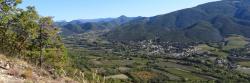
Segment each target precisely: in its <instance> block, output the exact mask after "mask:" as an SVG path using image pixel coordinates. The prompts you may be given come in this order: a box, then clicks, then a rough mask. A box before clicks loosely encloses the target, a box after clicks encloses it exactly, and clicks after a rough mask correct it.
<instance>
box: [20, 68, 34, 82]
mask: <svg viewBox="0 0 250 83" xmlns="http://www.w3.org/2000/svg"><path fill="white" fill-rule="evenodd" d="M21 77H23V78H25V79H32V78H33V70H32V68H27V69H25V70H24V73H23V74H22V75H21Z"/></svg>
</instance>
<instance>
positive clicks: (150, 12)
mask: <svg viewBox="0 0 250 83" xmlns="http://www.w3.org/2000/svg"><path fill="white" fill-rule="evenodd" d="M212 1H218V0H23V3H22V4H21V5H20V6H19V7H21V8H25V7H26V6H29V5H32V6H35V7H36V9H37V11H38V12H39V14H40V15H42V16H53V17H54V20H56V21H58V20H67V21H71V20H74V19H94V18H107V17H119V16H121V15H126V16H129V17H135V16H146V17H149V16H155V15H159V14H165V13H169V12H172V11H176V10H179V9H184V8H190V7H194V6H196V5H199V4H203V3H207V2H212Z"/></svg>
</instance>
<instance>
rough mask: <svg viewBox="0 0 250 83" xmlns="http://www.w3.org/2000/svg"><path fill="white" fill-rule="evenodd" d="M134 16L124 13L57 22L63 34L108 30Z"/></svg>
mask: <svg viewBox="0 0 250 83" xmlns="http://www.w3.org/2000/svg"><path fill="white" fill-rule="evenodd" d="M132 19H134V18H132V17H126V16H124V15H122V16H120V17H118V18H106V19H94V20H73V21H71V22H57V23H56V25H57V26H59V27H60V28H61V31H62V34H63V35H72V34H80V33H84V32H88V31H98V30H99V31H102V30H110V29H112V28H114V27H117V26H120V25H122V24H124V23H127V22H129V21H130V20H132Z"/></svg>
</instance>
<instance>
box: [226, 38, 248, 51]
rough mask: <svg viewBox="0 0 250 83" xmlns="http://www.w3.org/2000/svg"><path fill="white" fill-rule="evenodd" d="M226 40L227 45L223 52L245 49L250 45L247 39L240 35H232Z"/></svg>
mask: <svg viewBox="0 0 250 83" xmlns="http://www.w3.org/2000/svg"><path fill="white" fill-rule="evenodd" d="M225 40H226V41H227V44H226V45H225V46H224V47H223V50H227V51H228V50H230V49H234V48H244V46H245V45H246V44H248V43H249V42H248V41H247V39H246V38H245V37H243V36H239V35H232V36H230V37H228V38H226V39H225Z"/></svg>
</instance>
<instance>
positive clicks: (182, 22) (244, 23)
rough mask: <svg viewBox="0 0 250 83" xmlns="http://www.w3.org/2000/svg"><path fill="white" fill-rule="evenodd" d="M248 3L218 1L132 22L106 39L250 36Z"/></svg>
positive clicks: (188, 39) (219, 38)
mask: <svg viewBox="0 0 250 83" xmlns="http://www.w3.org/2000/svg"><path fill="white" fill-rule="evenodd" d="M249 12H250V1H249V0H222V1H217V2H210V3H206V4H202V5H199V6H196V7H193V8H188V9H183V10H179V11H175V12H172V13H169V14H164V15H158V16H154V17H150V18H142V19H134V20H132V21H130V22H128V23H126V24H124V25H121V26H120V28H119V29H114V30H112V31H111V32H109V33H108V34H107V35H106V37H107V38H108V39H109V40H115V41H138V40H147V39H155V38H159V39H160V40H162V41H181V42H187V41H192V42H193V41H221V40H223V37H226V36H227V35H229V34H238V35H243V36H245V37H250V25H249V23H250V18H249V17H250V13H249Z"/></svg>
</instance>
